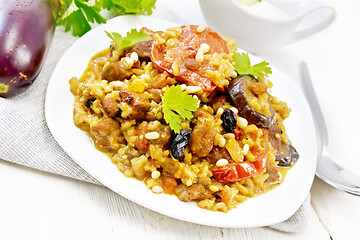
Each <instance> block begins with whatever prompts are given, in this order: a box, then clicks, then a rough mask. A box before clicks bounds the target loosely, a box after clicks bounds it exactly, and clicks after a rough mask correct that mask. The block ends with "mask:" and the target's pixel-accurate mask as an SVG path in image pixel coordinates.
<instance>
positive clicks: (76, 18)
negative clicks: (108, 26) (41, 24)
mask: <svg viewBox="0 0 360 240" xmlns="http://www.w3.org/2000/svg"><path fill="white" fill-rule="evenodd" d="M64 4H65V5H64V6H65V7H64V9H63V11H62V15H61V17H60V18H59V20H58V22H57V25H65V32H68V31H70V29H72V33H73V35H74V36H82V35H84V34H85V33H86V32H88V31H89V30H90V29H91V26H90V24H89V22H91V23H93V22H95V21H96V22H97V23H105V22H106V19H105V18H103V17H102V16H101V15H100V13H99V12H100V10H101V8H100V7H99V6H97V5H90V4H88V3H85V1H84V0H64Z"/></svg>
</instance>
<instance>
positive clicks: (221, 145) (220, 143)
mask: <svg viewBox="0 0 360 240" xmlns="http://www.w3.org/2000/svg"><path fill="white" fill-rule="evenodd" d="M225 143H226V140H225V138H224V137H221V138H220V139H219V147H224V146H225Z"/></svg>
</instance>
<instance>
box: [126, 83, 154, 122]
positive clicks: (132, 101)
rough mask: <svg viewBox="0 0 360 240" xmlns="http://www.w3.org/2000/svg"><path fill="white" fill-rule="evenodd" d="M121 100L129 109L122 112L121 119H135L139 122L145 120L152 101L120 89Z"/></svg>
mask: <svg viewBox="0 0 360 240" xmlns="http://www.w3.org/2000/svg"><path fill="white" fill-rule="evenodd" d="M119 91H120V98H121V100H122V101H123V102H125V103H127V104H128V106H129V108H128V109H127V110H126V111H122V112H121V117H122V118H126V119H135V120H137V121H140V120H143V119H145V116H146V113H147V111H148V109H149V108H150V101H149V100H148V99H147V98H146V97H144V96H143V95H141V94H138V93H134V92H130V91H128V90H125V89H120V90H119Z"/></svg>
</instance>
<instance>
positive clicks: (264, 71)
mask: <svg viewBox="0 0 360 240" xmlns="http://www.w3.org/2000/svg"><path fill="white" fill-rule="evenodd" d="M233 59H234V61H235V70H236V72H237V73H238V74H240V75H246V74H249V75H252V76H254V77H261V76H264V77H268V76H269V74H270V73H272V71H271V68H270V67H268V65H269V63H268V62H266V61H263V62H261V63H258V64H255V65H253V66H251V64H250V58H249V55H248V54H247V53H238V52H236V53H234V55H233Z"/></svg>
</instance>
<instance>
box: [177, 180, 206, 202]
mask: <svg viewBox="0 0 360 240" xmlns="http://www.w3.org/2000/svg"><path fill="white" fill-rule="evenodd" d="M175 194H176V195H177V196H178V197H179V199H180V200H181V201H184V202H190V201H192V200H200V199H205V198H206V197H208V195H209V194H208V193H207V191H206V189H205V187H204V186H202V185H197V184H195V185H192V186H190V187H187V186H186V185H185V184H180V185H179V186H177V187H176V189H175Z"/></svg>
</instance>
